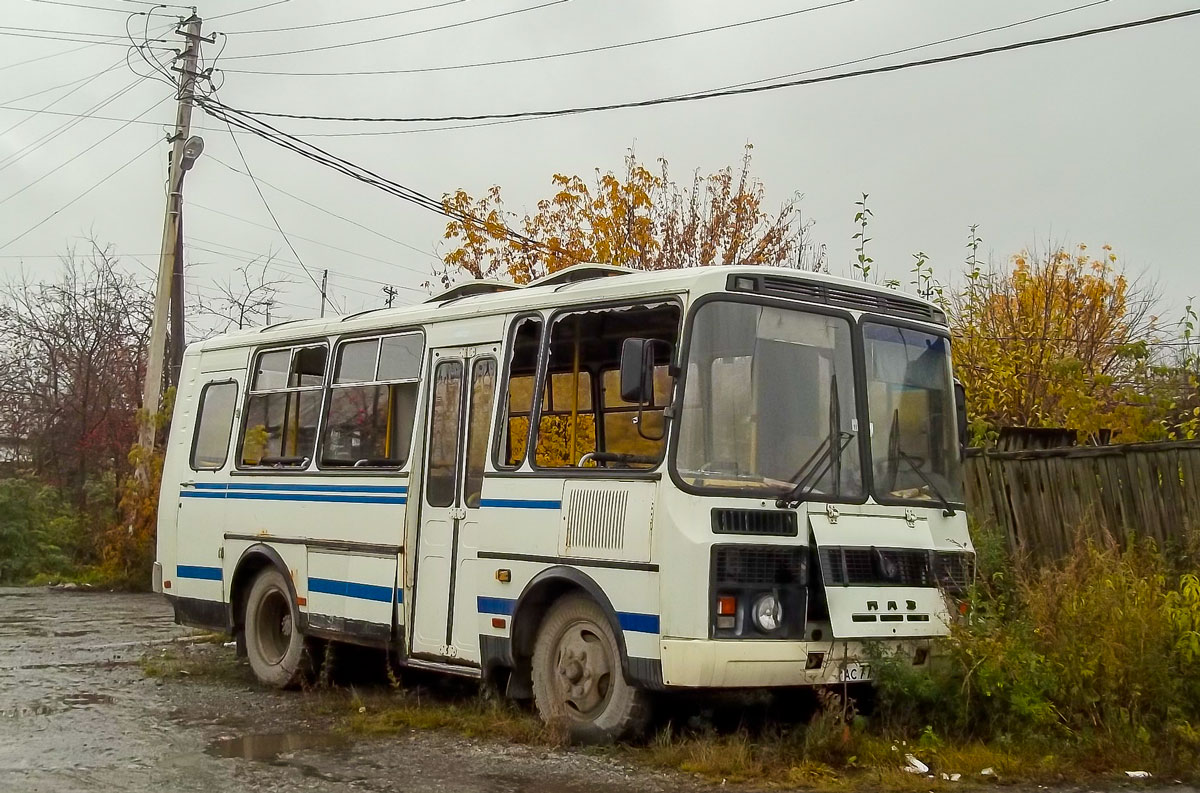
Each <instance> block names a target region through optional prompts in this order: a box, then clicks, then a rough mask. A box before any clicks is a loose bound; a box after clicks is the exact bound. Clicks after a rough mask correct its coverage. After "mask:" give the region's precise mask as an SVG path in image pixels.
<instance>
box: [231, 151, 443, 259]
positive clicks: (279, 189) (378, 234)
mask: <svg viewBox="0 0 1200 793" xmlns="http://www.w3.org/2000/svg"><path fill="white" fill-rule="evenodd" d="M208 159H210V160H212V161H213V162H215V163H217V164H218V165H220V166H222V167H224V168H228V169H229V170H231V171H233V172H234V173H237V174H241V175H243V176H249V174H248V173H246V172H245V171H240V170H238V169H237V168H234V167H233V166H232V165H229V164H228V163H225V162H222V161H221V160H219V159H217V158H216V157H214V156H209V158H208ZM258 181H259V182H260V183H262V184H265V185H266V186H267V187H269V188H271V189H272V190H275V191H276V192H279V193H283V194H284V195H285V196H288V197H289V198H292V199H295V200H296V201H299V202H300V203H301V204H304V205H305V206H310V207H312V208H313V209H316V210H319V211H321V212H324V213H325V214H326V215H329V216H330V217H335V218H337V219H338V220H344V221H346V222H347V223H349V224H350V225H352V226H357V227H358V228H360V229H362V230H363V231H368V232H370V233H371V234H374V235H375V236H376V237H380V238H381V239H385V240H388V241H389V242H394V243H396V244H397V245H400V246H402V247H404V248H408V249H409V250H411V251H415V252H416V253H419V254H421V255H422V256H428V257H429V258H431V259H436V260H437V261H439V262H440V261H441V258H440V257H438V256H436V255H434V254H432V253H430V252H429V251H423V250H421V249H420V248H418V247H417V246H415V245H410V244H409V243H407V242H404V241H403V240H398V239H396V238H395V237H391V236H388V235H387V234H384V233H382V232H380V231H376V230H375V229H373V228H371V227H370V226H364V225H363V224H362V223H359V222H358V221H356V220H351V219H350V218H348V217H344V216H342V215H339V214H338V213H336V212H334V211H332V210H329V209H326V208H325V207H323V206H321V205H320V204H314V203H313V202H311V201H307V200H305V199H303V198H301V197H300V196H298V195H295V194H293V193H289V192H288V191H287V190H284V189H283V188H282V187H276V186H275V185H273V184H271V183H270V182H268V181H267V180H266V179H262V178H260V179H259V180H258ZM397 266H401V265H397Z"/></svg>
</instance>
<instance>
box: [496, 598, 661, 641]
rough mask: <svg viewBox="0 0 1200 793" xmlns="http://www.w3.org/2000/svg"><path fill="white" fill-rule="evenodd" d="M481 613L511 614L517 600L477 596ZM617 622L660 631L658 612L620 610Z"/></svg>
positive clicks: (641, 630) (623, 626) (630, 628)
mask: <svg viewBox="0 0 1200 793" xmlns="http://www.w3.org/2000/svg"><path fill="white" fill-rule="evenodd" d="M476 600H477V601H478V606H477V608H478V611H479V613H480V614H500V615H503V616H511V615H512V613H513V611H514V610H515V609H516V606H517V601H515V600H512V599H511V598H487V597H479V598H476ZM617 624H618V625H620V626H621V630H623V631H630V632H632V633H654V634H657V633H658V615H657V614H637V613H635V612H631V611H618V612H617Z"/></svg>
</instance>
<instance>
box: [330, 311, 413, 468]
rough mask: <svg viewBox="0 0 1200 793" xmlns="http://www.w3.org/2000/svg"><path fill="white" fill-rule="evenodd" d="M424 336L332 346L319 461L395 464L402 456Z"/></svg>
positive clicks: (404, 457)
mask: <svg viewBox="0 0 1200 793" xmlns="http://www.w3.org/2000/svg"><path fill="white" fill-rule="evenodd" d="M424 347H425V343H424V339H423V337H422V336H421V334H420V333H402V334H398V335H395V336H383V337H375V338H370V339H355V340H353V341H347V342H344V343H343V344H342V345H341V346H340V347H338V353H337V365H336V367H335V368H334V373H333V383H332V384H331V385H330V392H329V405H328V407H327V408H326V414H325V427H324V430H323V431H322V440H321V465H322V466H328V467H337V466H351V467H354V468H396V467H399V466H402V465H404V463H405V462H407V460H408V455H409V445H410V443H411V440H412V431H413V418H414V416H415V415H416V411H417V385H418V378H419V377H420V374H421V357H422V354H423V352H424Z"/></svg>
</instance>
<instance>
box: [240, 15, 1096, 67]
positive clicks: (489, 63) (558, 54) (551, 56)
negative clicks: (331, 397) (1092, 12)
mask: <svg viewBox="0 0 1200 793" xmlns="http://www.w3.org/2000/svg"><path fill="white" fill-rule="evenodd" d="M1101 1H1102V2H1104V1H1105V0H1101ZM853 2H855V0H836V2H831V3H825V4H824V5H819V6H809V7H808V8H801V9H797V10H795V11H787V12H785V13H782V14H774V15H772V16H766V17H757V18H755V19H746V20H743V21H741V22H731V23H729V24H726V25H716V26H714V27H709V28H703V29H701V30H689V31H687V32H685V33H672V34H670V35H667V36H656V37H654V38H649V39H638V40H637V41H624V42H621V43H619V44H605V45H603V46H598V47H588V48H586V49H579V50H570V51H567V52H552V53H549V54H547V55H530V56H527V57H524V58H506V59H503V60H496V61H479V62H476V63H459V64H453V65H450V66H425V67H420V68H415V69H380V70H377V71H353V72H272V71H254V70H250V69H222V71H224V72H228V73H230V74H260V75H268V74H269V75H278V76H286V77H348V76H364V75H377V74H422V73H425V72H449V71H456V70H459V69H478V68H481V67H484V66H505V65H508V64H513V63H531V62H533V61H545V60H551V59H554V58H566V57H570V56H573V55H586V54H590V53H595V52H606V51H608V50H619V49H623V48H625V47H637V46H640V45H642V44H657V43H659V42H663V41H672V40H674V39H682V38H687V37H688V36H699V35H701V34H704V33H714V32H716V31H720V30H731V29H733V28H739V27H745V26H747V25H757V24H760V23H763V22H773V21H775V20H779V19H785V18H787V17H794V16H799V15H800V14H807V13H809V12H812V11H821V10H824V9H826V8H833V7H834V6H841V5H847V4H849V3H853ZM434 7H436V6H434Z"/></svg>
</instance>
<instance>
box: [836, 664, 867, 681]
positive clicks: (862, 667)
mask: <svg viewBox="0 0 1200 793" xmlns="http://www.w3.org/2000/svg"><path fill="white" fill-rule="evenodd" d="M870 679H871V665H870V664H846V665H845V666H843V667H842V668H841V669H839V670H838V682H839V683H857V682H859V681H862V680H870Z"/></svg>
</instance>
